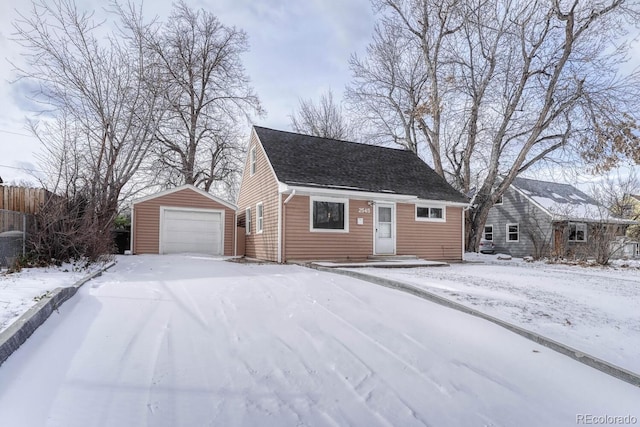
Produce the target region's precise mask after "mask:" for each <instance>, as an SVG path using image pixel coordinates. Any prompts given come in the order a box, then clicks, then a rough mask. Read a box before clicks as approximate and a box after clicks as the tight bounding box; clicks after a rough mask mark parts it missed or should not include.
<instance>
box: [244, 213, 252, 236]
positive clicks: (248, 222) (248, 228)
mask: <svg viewBox="0 0 640 427" xmlns="http://www.w3.org/2000/svg"><path fill="white" fill-rule="evenodd" d="M244 226H245V234H251V208H247V209H246V210H245V214H244Z"/></svg>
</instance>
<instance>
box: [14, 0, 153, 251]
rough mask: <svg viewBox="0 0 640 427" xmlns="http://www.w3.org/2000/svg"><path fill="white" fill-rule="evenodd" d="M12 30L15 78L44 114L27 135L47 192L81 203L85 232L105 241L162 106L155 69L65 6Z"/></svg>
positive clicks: (126, 38) (35, 13)
mask: <svg viewBox="0 0 640 427" xmlns="http://www.w3.org/2000/svg"><path fill="white" fill-rule="evenodd" d="M137 16H139V15H133V16H132V18H136V17H137ZM14 26H15V29H16V40H17V41H18V43H20V44H21V46H22V47H23V48H24V57H25V58H26V66H25V67H23V68H20V69H18V73H19V76H20V77H19V78H20V79H21V80H22V81H27V82H28V83H29V84H31V85H32V86H31V87H35V88H36V89H35V91H34V94H33V96H34V98H35V99H36V100H37V101H39V102H41V103H42V104H43V105H44V107H43V108H45V109H46V110H47V111H46V113H47V114H46V116H45V117H46V118H45V119H44V120H43V121H42V122H43V123H42V125H41V126H37V125H34V126H33V127H32V129H33V131H34V132H35V134H36V135H37V136H38V138H39V139H40V141H41V142H42V143H43V145H44V147H45V152H46V155H45V156H43V158H42V163H43V165H42V168H43V169H45V170H48V171H49V172H51V175H50V179H51V184H52V188H51V189H52V190H54V191H55V192H57V193H61V194H64V195H65V196H67V197H70V200H78V199H79V198H81V199H82V200H84V205H83V206H84V207H83V209H82V214H83V215H84V218H83V223H84V225H85V226H86V227H88V228H89V229H91V230H92V233H93V235H94V237H95V238H97V239H98V240H100V239H102V240H103V241H105V242H106V241H110V239H111V236H110V230H111V227H112V223H113V219H114V218H115V216H116V212H117V207H118V202H119V200H120V199H121V198H122V197H124V196H125V194H123V188H124V187H125V185H126V184H127V182H128V181H129V180H130V179H131V178H132V177H133V176H134V175H135V174H136V172H137V170H138V167H139V166H140V164H141V162H142V160H143V159H144V158H145V156H146V155H147V153H148V152H149V147H150V142H151V141H152V137H153V135H154V134H155V131H156V123H157V119H158V116H157V114H156V110H157V109H158V108H159V106H158V104H159V102H160V101H161V98H160V97H159V96H158V93H159V91H158V90H157V89H158V88H157V87H156V86H150V85H148V82H150V81H154V80H156V76H155V75H154V73H155V68H154V67H151V66H150V65H149V64H148V63H147V62H146V60H145V57H144V55H142V52H141V51H140V50H139V49H137V48H136V46H138V45H139V41H138V40H136V39H135V36H136V35H135V34H125V33H121V34H115V33H113V32H110V31H107V29H106V28H105V26H104V25H103V23H100V22H96V21H95V20H94V18H93V15H92V14H90V13H86V12H82V11H80V10H78V9H77V7H76V5H75V4H74V2H73V1H72V0H52V1H46V2H45V1H41V2H36V3H34V4H33V7H32V10H31V13H30V14H25V15H22V16H21V18H20V19H19V20H18V21H17V22H16V23H15V24H14ZM124 28H125V29H126V26H124ZM160 110H162V108H160ZM99 246H100V245H96V248H97V247H99ZM97 250H102V249H97Z"/></svg>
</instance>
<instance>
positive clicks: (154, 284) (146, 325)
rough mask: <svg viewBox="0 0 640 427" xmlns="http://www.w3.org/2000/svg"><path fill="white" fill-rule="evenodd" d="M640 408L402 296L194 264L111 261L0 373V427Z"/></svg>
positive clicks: (532, 352) (463, 416)
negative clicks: (103, 271)
mask: <svg viewBox="0 0 640 427" xmlns="http://www.w3.org/2000/svg"><path fill="white" fill-rule="evenodd" d="M638 402H640V389H639V388H636V387H633V386H631V385H629V384H626V383H624V382H621V381H619V380H616V379H614V378H611V377H609V376H607V375H605V374H602V373H600V372H598V371H596V370H593V369H591V368H589V367H586V366H584V365H582V364H580V363H577V362H574V361H572V360H570V359H569V358H566V357H564V356H561V355H559V354H556V353H554V352H552V351H550V350H548V349H546V348H542V347H540V346H537V345H535V344H533V343H531V342H529V341H527V340H525V339H524V338H521V337H519V336H516V335H514V334H512V333H510V332H508V331H506V330H504V329H502V328H500V327H498V326H495V325H493V324H491V323H488V322H485V321H483V320H480V319H477V318H474V317H471V316H468V315H464V314H462V313H459V312H456V311H453V310H450V309H447V308H444V307H441V306H438V305H435V304H432V303H430V302H427V301H424V300H421V299H418V298H416V297H413V296H411V295H408V294H404V293H401V292H398V291H393V290H390V289H386V288H382V287H378V286H375V285H372V284H369V283H365V282H361V281H357V280H354V279H351V278H347V277H343V276H337V275H333V274H331V273H320V272H316V271H313V270H308V269H305V268H302V267H297V266H277V265H241V264H235V263H230V262H223V261H219V260H214V259H210V258H198V257H187V256H185V257H170V256H135V257H121V258H119V264H118V265H117V266H116V267H115V268H113V269H112V270H110V271H109V272H107V273H106V274H105V275H103V276H102V277H101V278H99V279H96V280H94V281H92V282H89V283H88V284H87V285H85V287H83V288H82V289H81V290H80V292H79V293H78V294H77V295H76V296H75V297H74V298H73V299H72V300H71V301H69V302H67V303H66V304H65V305H64V306H63V307H62V308H61V309H60V314H59V315H57V314H54V315H53V316H52V317H51V318H50V319H49V320H48V321H47V322H46V323H45V324H44V325H43V326H42V327H41V328H40V329H38V330H37V331H36V333H35V334H34V335H33V336H32V337H31V338H30V339H29V340H28V341H27V343H25V345H23V347H21V348H20V349H19V350H18V351H17V352H16V353H14V355H13V356H11V357H10V358H9V359H8V360H7V362H5V364H4V365H2V366H1V367H0V417H1V418H0V420H1V423H2V425H7V426H45V425H48V426H65V427H71V426H82V427H90V426H143V425H145V426H146V425H149V426H206V425H212V426H237V425H244V426H258V425H259V426H296V425H314V426H316V425H317V426H346V425H354V426H414V425H415V426H424V425H432V426H482V425H486V426H498V425H503V426H513V425H518V426H527V425H531V426H539V425H550V426H551V425H553V426H555V425H575V423H576V416H577V415H579V414H588V415H592V416H626V415H629V416H635V417H637V418H640V410H639V409H638V404H637V403H638Z"/></svg>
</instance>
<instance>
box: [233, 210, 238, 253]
mask: <svg viewBox="0 0 640 427" xmlns="http://www.w3.org/2000/svg"><path fill="white" fill-rule="evenodd" d="M233 256H238V211H235V212H234V213H233Z"/></svg>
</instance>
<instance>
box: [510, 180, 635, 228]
mask: <svg viewBox="0 0 640 427" xmlns="http://www.w3.org/2000/svg"><path fill="white" fill-rule="evenodd" d="M511 185H512V186H513V187H514V188H515V189H516V190H517V191H519V192H520V193H521V194H523V195H524V196H525V197H527V198H528V199H530V200H531V201H533V202H534V203H535V204H537V205H538V206H539V207H541V208H542V209H543V210H544V211H546V212H547V213H548V214H549V215H551V217H552V218H553V219H554V220H569V221H572V220H573V221H603V220H604V221H607V222H616V223H628V222H629V221H628V220H624V219H621V218H618V217H615V216H613V215H611V214H610V213H609V210H608V209H607V208H606V207H604V206H603V205H601V204H600V203H598V201H597V200H595V199H594V198H593V197H591V196H589V195H587V194H585V193H584V192H582V191H580V190H579V189H577V188H576V187H574V186H572V185H569V184H560V183H557V182H548V181H538V180H535V179H528V178H520V177H518V178H515V179H514V181H513V184H511ZM632 223H633V222H632Z"/></svg>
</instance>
